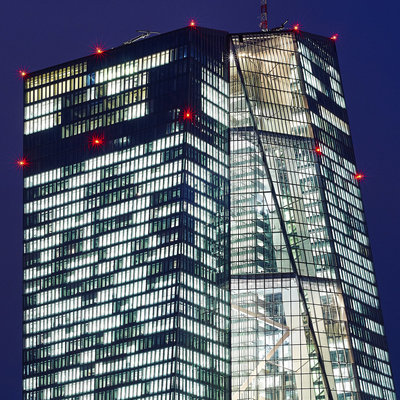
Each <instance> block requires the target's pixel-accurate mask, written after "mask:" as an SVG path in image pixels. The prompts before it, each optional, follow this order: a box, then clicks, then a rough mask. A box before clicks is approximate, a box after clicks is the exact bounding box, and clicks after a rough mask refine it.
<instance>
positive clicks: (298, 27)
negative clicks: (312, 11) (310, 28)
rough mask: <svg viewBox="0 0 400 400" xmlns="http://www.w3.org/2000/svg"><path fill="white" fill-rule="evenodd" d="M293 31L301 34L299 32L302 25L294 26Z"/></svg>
mask: <svg viewBox="0 0 400 400" xmlns="http://www.w3.org/2000/svg"><path fill="white" fill-rule="evenodd" d="M293 30H294V31H295V32H299V31H300V24H296V25H294V26H293Z"/></svg>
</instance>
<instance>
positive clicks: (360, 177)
mask: <svg viewBox="0 0 400 400" xmlns="http://www.w3.org/2000/svg"><path fill="white" fill-rule="evenodd" d="M354 178H355V180H357V181H362V180H363V179H364V178H365V175H364V174H363V173H361V172H357V173H355V174H354Z"/></svg>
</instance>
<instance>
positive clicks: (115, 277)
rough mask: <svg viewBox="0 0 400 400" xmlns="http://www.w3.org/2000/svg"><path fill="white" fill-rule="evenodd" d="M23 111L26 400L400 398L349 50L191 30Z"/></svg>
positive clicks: (111, 58) (91, 61)
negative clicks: (342, 68)
mask: <svg viewBox="0 0 400 400" xmlns="http://www.w3.org/2000/svg"><path fill="white" fill-rule="evenodd" d="M24 101H25V122H24V134H25V135H24V156H25V157H26V159H27V160H28V162H29V166H28V167H26V168H25V170H24V205H25V208H24V399H35V400H36V399H40V400H44V399H68V400H72V399H74V400H77V399H82V400H83V399H85V400H87V399H93V400H103V399H104V400H117V399H153V400H164V399H165V400H167V399H168V400H189V399H210V400H211V399H217V400H219V399H220V400H225V399H234V400H239V399H246V400H250V399H254V400H256V399H257V400H289V399H290V400H292V399H294V400H317V399H318V400H320V399H327V400H330V399H335V400H345V399H352V400H366V399H368V400H378V399H382V398H385V399H389V400H392V399H395V394H394V389H393V382H392V378H391V370H390V364H389V359H388V352H387V344H386V341H385V336H384V330H383V322H382V315H381V312H380V308H379V298H378V295H377V289H376V284H375V278H374V271H373V266H372V259H371V252H370V247H369V241H368V234H367V230H366V225H365V217H364V213H363V207H362V202H361V197H360V188H359V183H358V181H357V179H356V167H355V158H354V152H353V147H352V142H351V138H350V131H349V125H348V118H347V113H346V109H345V102H344V98H343V90H342V86H341V79H340V73H339V67H338V61H337V55H336V50H335V44H334V41H332V40H330V39H327V38H324V37H320V36H316V35H311V34H307V33H303V32H295V31H279V32H274V31H271V32H263V33H249V34H232V35H230V34H228V33H226V32H221V31H215V30H210V29H204V28H196V27H188V28H184V29H181V30H178V31H174V32H170V33H166V34H163V35H160V36H156V37H153V38H150V39H146V40H141V41H136V42H128V43H127V44H125V45H123V46H120V47H117V48H115V49H111V50H109V51H106V52H104V53H99V54H96V55H92V56H89V57H85V58H82V59H79V60H75V61H72V62H69V63H66V64H63V65H59V66H55V67H52V68H48V69H45V70H42V71H38V72H35V73H32V74H29V75H28V76H27V77H26V78H25V91H24Z"/></svg>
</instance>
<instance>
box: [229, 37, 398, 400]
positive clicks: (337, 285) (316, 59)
mask: <svg viewBox="0 0 400 400" xmlns="http://www.w3.org/2000/svg"><path fill="white" fill-rule="evenodd" d="M231 38H232V43H231V53H230V60H231V76H230V79H231V85H230V107H231V116H230V123H231V138H230V142H231V319H232V321H231V323H232V326H231V337H232V339H231V340H232V362H231V365H232V367H231V368H232V398H233V399H234V400H238V399H268V400H278V399H299V400H303V399H338V400H344V399H376V400H377V399H382V398H390V399H395V394H394V389H393V383H392V378H391V371H390V365H389V362H388V354H387V346H386V343H385V339H384V335H383V334H384V332H383V326H382V316H381V313H380V310H379V301H378V297H377V292H376V285H375V279H374V274H373V267H372V263H371V256H370V250H369V244H368V239H367V236H366V227H365V219H364V214H363V209H362V203H361V199H360V190H359V186H358V183H357V182H356V180H355V179H354V174H355V171H356V169H355V160H354V154H353V150H352V144H351V140H350V137H349V133H350V132H349V128H348V120H347V114H346V110H345V108H344V100H343V91H342V88H341V83H340V75H339V72H338V65H337V58H336V52H335V49H334V45H333V43H332V42H331V41H329V40H328V39H325V38H321V37H318V36H313V35H308V34H305V33H301V34H300V35H297V34H295V33H293V32H279V33H274V32H271V33H260V34H242V35H232V37H231Z"/></svg>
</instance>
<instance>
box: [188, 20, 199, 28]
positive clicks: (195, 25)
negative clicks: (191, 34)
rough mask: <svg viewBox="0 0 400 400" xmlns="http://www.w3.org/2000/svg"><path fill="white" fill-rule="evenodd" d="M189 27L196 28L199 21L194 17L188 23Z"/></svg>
mask: <svg viewBox="0 0 400 400" xmlns="http://www.w3.org/2000/svg"><path fill="white" fill-rule="evenodd" d="M188 27H189V28H191V29H196V28H197V22H196V20H194V19H191V20H190V21H189V23H188Z"/></svg>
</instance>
